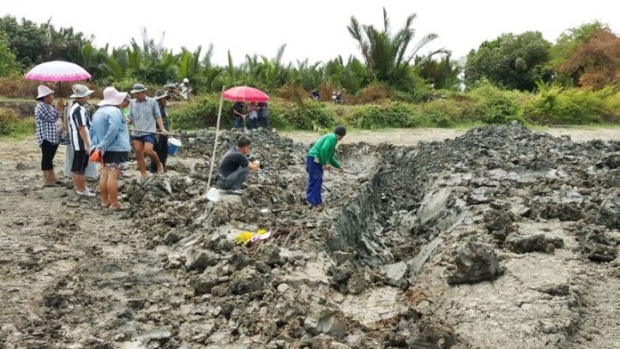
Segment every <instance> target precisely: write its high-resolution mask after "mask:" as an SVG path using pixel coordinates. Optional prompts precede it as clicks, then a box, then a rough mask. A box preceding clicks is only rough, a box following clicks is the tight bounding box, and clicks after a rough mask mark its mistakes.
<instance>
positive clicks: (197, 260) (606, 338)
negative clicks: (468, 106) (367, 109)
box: [0, 124, 620, 349]
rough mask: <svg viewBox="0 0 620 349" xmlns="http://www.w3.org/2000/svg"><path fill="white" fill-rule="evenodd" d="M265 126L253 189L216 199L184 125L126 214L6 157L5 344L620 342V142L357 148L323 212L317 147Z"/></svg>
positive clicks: (1, 296) (203, 149)
mask: <svg viewBox="0 0 620 349" xmlns="http://www.w3.org/2000/svg"><path fill="white" fill-rule="evenodd" d="M238 135H239V133H232V132H230V131H224V132H222V133H221V135H220V141H221V145H220V147H219V149H218V154H220V155H221V154H223V153H224V152H225V151H226V150H227V149H228V148H230V147H232V146H233V145H234V141H235V139H236V137H237V136H238ZM250 135H251V137H252V139H253V141H254V145H253V152H252V155H251V156H252V157H254V158H256V159H258V160H261V161H262V162H263V163H264V164H265V168H264V169H263V170H261V171H260V172H258V173H253V174H251V175H250V177H249V180H248V182H247V188H246V189H245V190H244V193H243V195H241V196H231V195H225V194H224V193H222V197H221V199H220V200H219V201H218V202H215V203H214V202H211V201H209V200H208V199H207V198H206V197H205V193H206V191H207V189H208V188H207V178H208V170H209V165H210V161H211V155H212V154H211V152H212V148H213V141H214V134H213V133H208V132H201V133H192V134H185V135H183V137H182V140H183V143H184V147H183V149H182V151H181V152H180V153H179V155H178V156H175V157H171V158H170V159H169V171H168V172H167V173H166V174H165V175H163V176H155V177H151V178H149V179H148V180H146V181H144V182H139V181H137V180H135V179H127V180H125V181H123V182H122V184H121V193H122V196H123V201H124V202H125V203H126V204H128V205H129V206H130V209H129V210H128V211H125V212H122V213H113V212H110V211H108V210H106V209H102V208H100V207H99V202H98V200H96V199H84V198H78V197H77V196H76V195H75V194H74V193H73V191H72V189H71V185H70V184H68V185H67V186H66V187H62V188H45V189H44V188H42V187H41V185H40V181H41V179H40V174H39V171H38V164H37V158H38V154H37V153H36V152H30V153H29V152H27V151H25V150H23V149H21V150H20V149H16V150H15V153H16V154H19V156H13V157H11V156H8V155H9V153H8V152H6V151H4V152H3V153H2V154H0V155H1V157H0V163H1V166H2V167H1V173H2V176H0V241H1V242H2V244H0V304H1V305H2V309H3V311H2V312H0V348H126V349H134V348H274V349H275V348H618V347H620V339H618V338H620V337H618V336H617V333H618V331H619V330H620V320H618V318H617V313H618V310H619V309H618V299H620V271H619V269H618V265H619V263H618V260H617V247H618V243H619V242H620V233H618V227H619V226H620V143H619V142H613V141H610V142H603V141H600V140H594V141H587V142H582V143H575V142H572V141H571V140H570V139H569V138H568V137H558V138H556V137H552V136H550V135H548V134H546V133H541V132H531V131H529V130H527V129H524V128H522V127H521V126H519V125H517V124H514V125H506V126H501V127H495V128H481V129H474V130H471V131H468V132H467V133H465V134H464V135H462V136H459V137H457V138H455V139H449V140H444V141H432V142H420V143H418V144H417V145H415V146H410V147H404V146H395V145H388V144H381V145H370V144H365V143H357V144H347V143H345V144H342V145H341V146H339V149H338V157H339V158H340V159H341V161H342V163H343V166H344V167H345V168H346V169H347V171H348V173H339V172H335V171H329V172H328V173H326V175H325V190H324V201H325V208H324V209H323V211H320V212H319V211H313V210H310V209H309V207H308V206H307V205H306V204H305V200H304V192H305V185H306V174H305V171H304V164H305V153H306V151H307V149H308V145H305V144H301V143H295V142H293V141H292V140H290V139H288V138H281V137H279V136H277V135H275V134H271V133H269V132H266V131H256V132H254V133H251V134H250ZM34 150H35V151H36V148H34ZM61 158H62V157H60V156H59V157H58V158H57V159H61ZM215 160H216V161H217V160H219V158H217V159H215ZM56 165H57V168H59V169H60V167H61V161H60V160H57V161H56ZM130 173H133V174H134V175H135V164H134V163H131V164H130ZM91 186H94V185H91ZM259 229H264V230H266V231H269V232H271V236H270V237H269V238H268V239H266V240H263V241H259V242H256V243H254V244H249V245H248V246H239V245H237V244H235V241H234V238H235V236H236V235H237V234H239V233H240V232H243V231H257V230H259Z"/></svg>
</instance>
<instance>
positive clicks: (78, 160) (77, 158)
mask: <svg viewBox="0 0 620 349" xmlns="http://www.w3.org/2000/svg"><path fill="white" fill-rule="evenodd" d="M89 157H90V156H89V154H88V152H87V151H86V150H74V151H73V162H72V163H71V172H73V173H75V174H76V175H83V174H84V172H85V171H86V167H88V161H89Z"/></svg>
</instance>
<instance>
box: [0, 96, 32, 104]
mask: <svg viewBox="0 0 620 349" xmlns="http://www.w3.org/2000/svg"><path fill="white" fill-rule="evenodd" d="M0 102H11V103H31V104H36V103H37V101H36V100H34V99H28V98H9V97H3V96H0Z"/></svg>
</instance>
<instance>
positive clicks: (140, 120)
mask: <svg viewBox="0 0 620 349" xmlns="http://www.w3.org/2000/svg"><path fill="white" fill-rule="evenodd" d="M131 94H132V95H134V97H135V98H134V99H132V100H131V103H129V118H130V119H131V123H132V124H133V128H134V131H133V136H132V143H133V147H134V150H135V152H136V162H137V163H138V169H139V170H140V174H141V175H142V178H146V176H147V173H146V163H145V161H144V156H145V155H147V156H148V157H150V158H151V161H153V162H155V164H156V166H157V173H163V172H164V166H163V165H162V163H161V161H160V160H159V156H157V153H156V152H155V150H154V146H155V143H156V139H155V132H157V128H158V127H159V130H160V132H161V133H162V134H163V135H165V136H167V135H168V131H167V130H166V128H165V127H164V124H163V121H162V118H161V114H160V111H159V106H158V104H157V101H155V100H154V99H153V98H151V97H147V96H146V87H145V86H144V85H142V84H135V85H133V90H131ZM119 104H120V103H119Z"/></svg>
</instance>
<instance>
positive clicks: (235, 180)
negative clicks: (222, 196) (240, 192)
mask: <svg viewBox="0 0 620 349" xmlns="http://www.w3.org/2000/svg"><path fill="white" fill-rule="evenodd" d="M249 174H250V168H249V167H247V166H245V167H239V168H238V169H237V171H235V172H233V173H231V174H229V175H228V177H226V178H223V177H221V175H220V177H219V178H218V180H217V186H218V187H219V188H220V189H224V190H231V189H232V190H237V189H241V188H242V187H243V183H245V179H246V178H247V177H248V175H249Z"/></svg>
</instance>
